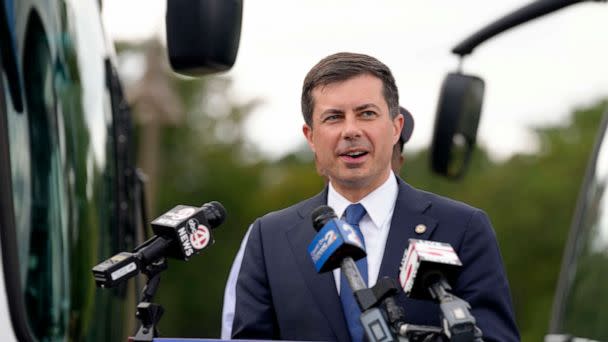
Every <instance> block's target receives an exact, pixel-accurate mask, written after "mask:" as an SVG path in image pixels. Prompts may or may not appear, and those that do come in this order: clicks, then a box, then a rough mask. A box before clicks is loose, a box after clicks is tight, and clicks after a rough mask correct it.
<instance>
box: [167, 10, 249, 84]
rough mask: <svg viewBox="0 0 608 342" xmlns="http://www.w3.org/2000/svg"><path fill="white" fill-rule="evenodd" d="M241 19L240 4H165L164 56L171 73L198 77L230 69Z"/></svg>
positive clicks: (235, 51)
mask: <svg viewBox="0 0 608 342" xmlns="http://www.w3.org/2000/svg"><path fill="white" fill-rule="evenodd" d="M242 16H243V1H242V0H167V13H166V18H165V19H166V21H165V24H166V29H167V52H168V54H169V63H170V64H171V67H172V68H173V70H174V71H175V72H177V73H180V74H184V75H187V76H201V75H207V74H211V73H215V72H221V71H226V70H228V69H230V68H231V67H232V66H233V65H234V62H235V60H236V55H237V52H238V48H239V40H240V37H241V23H242Z"/></svg>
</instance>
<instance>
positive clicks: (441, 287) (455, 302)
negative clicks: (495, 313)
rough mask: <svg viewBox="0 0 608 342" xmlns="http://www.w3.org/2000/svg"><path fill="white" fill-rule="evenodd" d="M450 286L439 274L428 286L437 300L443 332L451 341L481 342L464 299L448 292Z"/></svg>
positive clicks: (479, 331) (479, 333)
mask: <svg viewBox="0 0 608 342" xmlns="http://www.w3.org/2000/svg"><path fill="white" fill-rule="evenodd" d="M451 289H452V288H451V287H450V285H449V284H448V282H447V280H446V279H445V277H443V276H439V277H438V278H437V279H436V280H435V281H434V282H433V283H431V286H430V288H429V291H430V292H431V296H432V297H433V298H434V299H437V300H438V301H439V307H440V309H441V316H442V317H441V321H442V323H443V326H444V327H443V329H444V334H445V335H446V336H447V337H448V338H449V340H450V341H453V342H470V341H474V342H482V341H483V340H482V339H481V336H482V334H481V330H480V329H479V328H478V327H477V325H476V320H475V317H473V315H472V314H471V312H470V311H469V309H470V308H471V306H470V305H469V303H467V302H466V301H465V300H463V299H461V298H459V297H457V296H455V295H453V294H451V293H450V292H448V291H449V290H451Z"/></svg>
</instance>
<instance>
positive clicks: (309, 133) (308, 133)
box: [302, 124, 315, 152]
mask: <svg viewBox="0 0 608 342" xmlns="http://www.w3.org/2000/svg"><path fill="white" fill-rule="evenodd" d="M302 133H304V137H305V138H306V142H307V143H308V146H309V147H310V149H311V150H312V151H313V152H315V144H314V143H313V142H312V127H310V126H308V124H304V125H303V126H302Z"/></svg>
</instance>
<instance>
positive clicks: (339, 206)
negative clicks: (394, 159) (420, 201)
mask: <svg viewBox="0 0 608 342" xmlns="http://www.w3.org/2000/svg"><path fill="white" fill-rule="evenodd" d="M398 192H399V187H398V186H397V179H396V178H395V174H394V173H393V171H391V173H390V175H389V177H388V179H387V180H386V181H385V182H384V183H382V185H380V186H379V187H378V188H376V189H375V190H374V191H372V192H370V193H369V194H367V196H365V197H363V198H362V199H361V200H360V201H359V202H358V203H361V204H362V205H363V207H364V208H365V211H366V212H367V215H368V216H369V218H370V219H371V220H372V222H373V223H374V225H375V226H376V227H378V228H380V227H382V226H383V224H384V223H385V222H386V220H387V219H389V215H390V214H391V212H392V211H393V208H394V206H395V201H397V193H398ZM350 204H353V203H351V202H350V201H349V200H347V199H346V198H344V196H342V195H341V194H340V193H338V191H336V189H335V188H334V187H333V185H332V184H331V182H330V183H329V189H328V192H327V205H328V206H330V207H332V208H333V209H334V211H335V212H336V215H337V216H338V217H342V215H343V214H344V211H345V210H346V207H348V206H349V205H350Z"/></svg>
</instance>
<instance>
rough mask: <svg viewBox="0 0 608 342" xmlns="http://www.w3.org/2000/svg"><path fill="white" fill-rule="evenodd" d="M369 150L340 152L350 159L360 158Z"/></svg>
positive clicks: (342, 155)
mask: <svg viewBox="0 0 608 342" xmlns="http://www.w3.org/2000/svg"><path fill="white" fill-rule="evenodd" d="M368 153H369V152H367V151H348V152H344V153H340V156H341V157H345V158H346V159H349V160H358V159H360V158H362V157H364V156H366V155H367V154H368Z"/></svg>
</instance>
